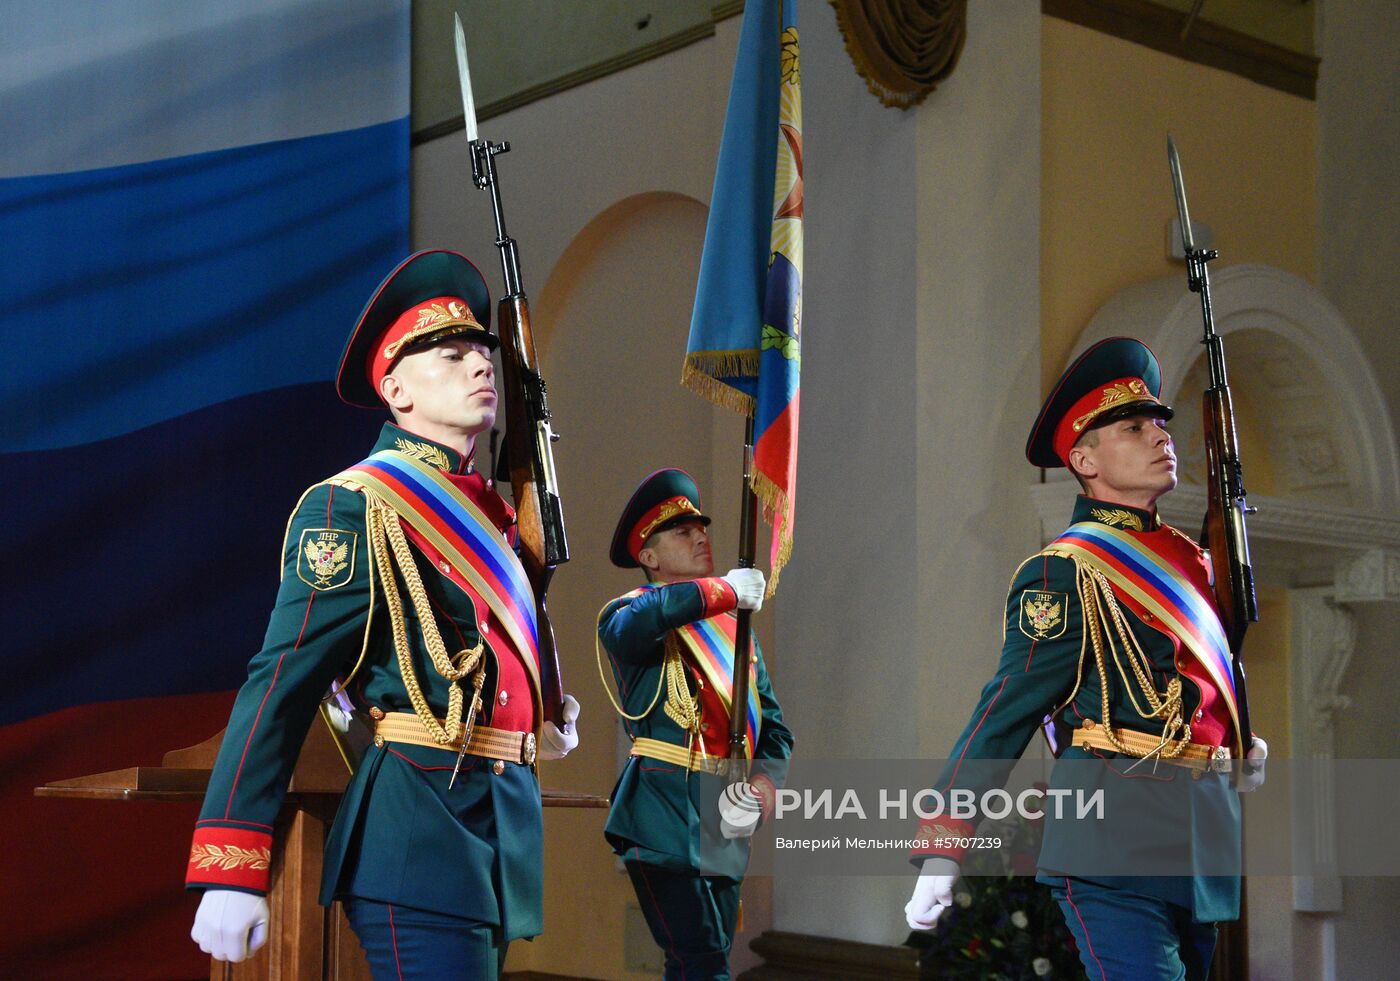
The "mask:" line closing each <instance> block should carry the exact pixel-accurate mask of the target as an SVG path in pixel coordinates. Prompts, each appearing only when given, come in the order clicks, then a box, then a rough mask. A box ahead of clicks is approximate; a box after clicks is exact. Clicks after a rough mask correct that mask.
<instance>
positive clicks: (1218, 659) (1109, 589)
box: [905, 337, 1268, 981]
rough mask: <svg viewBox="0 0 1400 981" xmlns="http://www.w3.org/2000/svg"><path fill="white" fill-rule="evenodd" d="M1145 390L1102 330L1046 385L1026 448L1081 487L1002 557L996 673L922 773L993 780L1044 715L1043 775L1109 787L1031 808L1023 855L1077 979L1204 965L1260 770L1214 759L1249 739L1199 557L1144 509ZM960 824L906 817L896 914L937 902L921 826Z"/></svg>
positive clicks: (1112, 980)
mask: <svg viewBox="0 0 1400 981" xmlns="http://www.w3.org/2000/svg"><path fill="white" fill-rule="evenodd" d="M1160 391H1161V373H1160V369H1159V367H1158V364H1157V359H1156V357H1155V356H1153V354H1152V352H1151V351H1149V350H1148V349H1147V347H1146V346H1145V345H1144V344H1142V342H1140V341H1137V340H1135V339H1132V338H1126V337H1118V338H1112V339H1110V340H1107V341H1103V342H1100V343H1098V344H1095V345H1094V346H1093V347H1091V348H1089V350H1087V351H1085V352H1084V353H1083V354H1082V355H1081V356H1080V357H1079V358H1078V359H1077V360H1076V361H1075V362H1074V364H1072V365H1071V366H1070V368H1069V369H1068V370H1067V371H1066V372H1065V374H1064V375H1063V377H1061V378H1060V380H1059V382H1058V383H1057V384H1056V385H1055V388H1054V389H1053V391H1052V392H1051V394H1050V397H1049V398H1048V399H1047V400H1046V402H1045V405H1044V406H1043V407H1042V409H1041V411H1040V415H1039V417H1038V418H1037V419H1036V422H1035V425H1034V426H1033V427H1032V430H1031V434H1030V438H1029V440H1028V441H1027V445H1026V455H1027V457H1028V458H1029V460H1030V462H1031V463H1032V464H1033V465H1035V466H1039V467H1047V468H1048V467H1060V466H1064V467H1068V468H1069V469H1070V472H1071V473H1072V474H1074V476H1075V478H1076V479H1077V480H1078V481H1079V483H1080V485H1081V487H1082V488H1083V493H1082V494H1081V495H1080V497H1079V498H1078V500H1077V502H1076V504H1075V508H1074V515H1073V519H1072V524H1071V525H1070V527H1069V529H1068V530H1067V531H1066V532H1065V533H1064V534H1063V535H1061V536H1060V537H1059V538H1057V539H1056V540H1055V541H1053V542H1051V543H1050V545H1049V546H1048V547H1047V548H1046V549H1045V550H1044V551H1043V552H1041V553H1040V554H1038V555H1034V556H1032V557H1031V558H1029V559H1027V560H1026V561H1025V562H1024V563H1023V564H1022V565H1021V567H1020V569H1018V570H1017V571H1016V574H1015V576H1014V577H1013V580H1012V583H1011V590H1010V593H1009V595H1008V597H1007V601H1006V619H1005V640H1004V643H1003V647H1002V655H1001V662H1000V665H999V667H998V670H997V673H996V675H995V677H993V678H992V680H991V681H989V682H988V683H987V685H986V686H985V687H984V688H983V690H982V696H981V699H980V700H979V702H978V704H977V707H976V708H975V709H974V711H973V713H972V716H971V718H970V720H969V722H968V724H967V726H966V728H965V730H964V732H963V734H962V735H961V736H960V737H959V738H958V741H957V742H956V743H955V744H954V745H953V750H952V752H951V753H950V762H949V763H948V765H947V766H946V767H945V769H944V772H943V773H942V774H941V775H940V777H939V779H938V781H937V782H936V783H935V787H936V788H937V789H939V790H940V791H941V792H944V793H945V794H946V793H947V792H948V791H949V790H952V789H955V788H956V789H970V790H972V791H974V792H975V793H977V794H979V795H980V793H981V792H982V791H983V790H985V789H987V788H989V787H993V786H1000V784H1001V782H1003V781H1004V780H1005V779H1006V777H1007V775H1008V774H1009V772H1010V770H1011V767H1012V765H1013V764H1014V762H1015V760H1016V759H1017V758H1018V757H1019V756H1020V755H1021V753H1022V752H1023V751H1024V750H1025V748H1026V745H1027V744H1028V743H1029V742H1030V740H1031V738H1032V737H1033V736H1034V735H1035V733H1036V731H1037V730H1038V729H1039V728H1040V726H1041V724H1042V722H1043V721H1045V720H1046V719H1047V718H1049V719H1051V720H1052V723H1053V726H1054V732H1055V735H1056V737H1057V739H1056V740H1055V742H1056V743H1058V745H1060V746H1061V747H1062V752H1061V753H1060V754H1059V761H1058V762H1057V764H1056V767H1055V771H1054V774H1053V775H1052V778H1051V783H1052V786H1055V787H1071V786H1072V787H1076V788H1081V787H1082V788H1086V789H1090V790H1098V789H1103V790H1105V792H1106V793H1107V795H1108V796H1107V800H1108V804H1107V807H1106V812H1107V813H1106V815H1105V820H1104V821H1103V822H1099V821H1093V820H1087V819H1086V820H1076V819H1074V818H1073V817H1072V816H1067V817H1066V819H1064V820H1060V821H1055V820H1049V819H1048V818H1049V817H1050V815H1048V814H1047V821H1046V829H1045V839H1044V844H1043V846H1042V850H1041V855H1040V861H1039V869H1040V874H1039V880H1040V881H1041V882H1042V883H1045V884H1047V885H1049V886H1050V888H1051V890H1052V892H1053V894H1054V896H1055V898H1056V900H1057V901H1058V902H1059V905H1060V907H1061V910H1062V911H1063V913H1064V916H1065V920H1066V923H1067V924H1068V926H1069V928H1070V930H1071V932H1072V933H1073V934H1074V936H1075V940H1076V941H1077V944H1078V947H1079V953H1080V958H1081V960H1082V962H1083V964H1084V968H1085V970H1086V972H1087V973H1088V976H1089V977H1090V978H1093V979H1095V981H1099V979H1107V981H1117V979H1123V981H1129V979H1131V981H1143V979H1157V978H1161V979H1169V978H1170V979H1179V978H1182V977H1186V978H1193V979H1203V978H1205V977H1206V976H1207V972H1208V971H1209V966H1210V962H1211V957H1212V954H1213V951H1214V947H1215V939H1216V923H1217V922H1219V921H1222V920H1232V919H1235V918H1236V917H1237V916H1238V915H1239V889H1240V881H1239V877H1238V874H1237V873H1235V874H1221V873H1222V872H1223V868H1222V867H1221V865H1222V864H1224V865H1231V863H1232V861H1233V859H1232V858H1230V857H1232V856H1236V855H1237V853H1238V836H1239V802H1238V800H1237V799H1236V790H1241V791H1242V790H1249V789H1253V787H1254V786H1257V784H1258V782H1259V781H1260V780H1262V772H1258V773H1251V774H1248V775H1240V776H1239V778H1238V786H1237V787H1236V788H1232V787H1231V786H1230V781H1229V773H1230V771H1231V769H1232V767H1231V761H1232V760H1237V759H1239V756H1240V754H1241V752H1242V749H1243V747H1245V746H1248V747H1249V749H1248V757H1249V759H1250V760H1261V761H1262V759H1263V758H1264V757H1265V756H1266V755H1267V752H1268V748H1267V746H1266V745H1265V743H1264V741H1263V740H1262V739H1257V738H1256V739H1253V740H1252V741H1251V740H1250V737H1249V734H1248V733H1246V732H1242V731H1241V730H1240V728H1239V726H1238V720H1239V715H1240V712H1239V704H1238V694H1237V692H1236V689H1235V687H1234V685H1233V683H1232V678H1231V672H1230V650H1229V648H1228V645H1227V643H1226V640H1225V636H1224V631H1223V629H1222V627H1221V623H1220V619H1219V616H1218V613H1217V609H1218V608H1217V605H1216V603H1215V599H1214V595H1213V590H1212V587H1211V576H1210V571H1209V564H1208V561H1209V560H1208V558H1207V556H1206V554H1205V553H1204V552H1203V551H1202V549H1201V548H1200V547H1199V546H1197V544H1196V543H1195V542H1194V541H1192V540H1191V539H1190V538H1188V537H1187V536H1186V535H1184V534H1182V533H1181V532H1179V531H1177V530H1176V529H1175V528H1172V527H1170V526H1168V525H1165V524H1163V523H1162V520H1161V518H1160V517H1159V516H1158V514H1157V501H1158V499H1159V498H1160V497H1161V496H1162V495H1163V494H1165V493H1167V492H1168V491H1170V490H1172V489H1173V488H1174V487H1175V486H1176V482H1177V476H1176V455H1175V453H1174V450H1173V445H1172V438H1171V435H1170V433H1169V432H1168V431H1167V429H1166V426H1165V423H1166V421H1167V420H1168V419H1170V418H1171V416H1172V409H1171V408H1170V407H1169V406H1167V405H1166V404H1164V403H1163V402H1161V400H1160V399H1159V394H1160ZM1130 813H1131V814H1133V815H1135V816H1136V817H1144V816H1145V817H1146V818H1148V819H1147V820H1136V819H1131V818H1128V817H1127V815H1128V814H1130ZM1153 819H1155V820H1153ZM1115 820H1117V822H1118V823H1117V824H1116V825H1114V824H1111V822H1114V821H1115ZM974 828H975V824H974V823H972V822H967V821H958V820H952V819H949V818H947V817H940V818H938V819H936V820H934V821H930V822H927V823H926V825H925V826H923V827H921V828H920V834H919V837H920V838H921V839H926V840H928V841H929V842H930V847H929V848H927V849H921V850H920V851H919V852H918V853H916V855H915V856H914V858H915V861H916V864H921V865H922V872H921V874H920V876H919V880H918V884H917V885H916V887H915V889H914V894H913V897H912V898H911V899H910V901H909V903H908V904H907V906H906V907H905V914H906V917H907V919H908V921H909V925H910V927H911V928H913V929H929V928H932V927H934V925H935V924H936V923H937V922H938V919H939V916H940V915H941V914H942V913H943V910H944V909H945V908H946V907H947V906H949V905H951V903H952V887H953V884H954V882H955V880H956V878H957V876H958V873H959V871H960V863H961V862H962V861H963V858H964V852H963V851H962V850H960V849H959V848H957V847H955V845H953V844H949V845H947V846H946V847H942V846H940V845H939V840H940V839H942V840H943V841H944V842H947V841H948V840H949V839H955V838H967V837H968V836H970V835H971V833H972V832H973V830H974ZM1207 854H1212V855H1215V856H1220V855H1224V856H1227V860H1226V861H1225V862H1224V863H1221V862H1220V861H1215V862H1213V863H1212V862H1208V861H1205V860H1203V859H1202V856H1205V855H1207ZM1162 855H1168V856H1171V858H1170V860H1169V861H1166V862H1165V863H1164V862H1163V860H1160V859H1159V856H1162ZM1154 863H1155V864H1154ZM1193 868H1200V869H1202V870H1203V871H1202V874H1193V873H1192V871H1191V870H1192V869H1193ZM1232 868H1233V866H1232ZM1168 871H1171V872H1176V873H1178V874H1164V873H1166V872H1168Z"/></svg>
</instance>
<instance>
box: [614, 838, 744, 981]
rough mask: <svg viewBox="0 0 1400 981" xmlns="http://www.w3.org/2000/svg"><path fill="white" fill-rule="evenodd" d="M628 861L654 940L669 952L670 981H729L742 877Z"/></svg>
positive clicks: (668, 971) (628, 868)
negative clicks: (682, 870) (730, 949)
mask: <svg viewBox="0 0 1400 981" xmlns="http://www.w3.org/2000/svg"><path fill="white" fill-rule="evenodd" d="M626 865H627V874H628V875H629V876H631V878H632V888H633V889H635V890H636V892H637V901H638V902H639V903H641V906H642V913H643V915H645V916H646V918H647V926H649V927H650V928H651V936H652V939H654V940H655V941H656V945H657V946H658V947H660V948H661V951H662V953H664V954H665V955H666V974H665V979H666V981H729V948H730V947H731V946H732V945H733V943H734V921H735V920H736V919H737V918H738V915H739V882H738V880H736V879H730V878H728V877H727V876H705V875H699V874H697V873H695V872H677V871H674V870H672V869H663V868H661V867H660V866H657V865H648V864H647V863H645V862H627V863H626Z"/></svg>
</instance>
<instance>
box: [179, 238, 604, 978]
mask: <svg viewBox="0 0 1400 981" xmlns="http://www.w3.org/2000/svg"><path fill="white" fill-rule="evenodd" d="M490 310H491V306H490V297H489V296H488V293H487V288H486V283H485V281H484V280H483V279H482V276H481V273H480V272H479V271H478V270H477V269H476V267H475V266H473V265H472V264H471V263H470V262H469V261H468V260H467V259H465V258H464V257H463V256H460V255H458V254H457V253H455V252H447V251H428V252H420V253H417V254H416V255H413V256H411V257H409V258H408V259H407V260H405V261H404V262H403V263H402V264H401V265H400V266H399V267H398V268H397V269H395V270H394V271H393V272H392V273H391V274H390V275H389V277H388V278H387V279H386V280H385V281H384V283H383V284H382V285H381V286H380V288H379V289H378V290H377V291H376V293H375V295H374V296H373V298H371V300H370V302H369V303H368V305H367V306H366V307H365V310H364V312H363V314H361V317H360V320H359V322H358V323H357V325H356V326H355V329H354V331H353V332H352V334H351V336H350V340H349V343H348V344H347V345H346V349H345V354H344V356H343V358H342V361H341V366H340V370H339V374H338V377H337V389H338V391H339V393H340V395H341V397H342V398H343V399H344V400H345V401H347V402H349V403H351V404H353V405H360V406H366V407H373V408H380V409H382V408H384V407H386V406H387V407H388V408H389V410H390V411H391V412H392V414H393V417H394V422H392V423H386V424H385V426H384V428H383V431H382V432H381V434H380V437H379V440H378V442H377V443H376V444H375V447H374V452H373V453H372V455H371V456H369V457H368V458H367V459H365V460H363V461H361V462H360V463H358V464H356V465H355V466H353V467H350V468H348V469H347V470H345V471H343V472H341V473H340V474H337V475H336V476H334V477H331V478H330V479H328V480H326V481H323V482H322V483H319V484H317V485H315V486H314V487H312V488H311V489H309V490H308V491H307V492H306V493H305V494H304V495H303V496H302V499H301V501H300V502H299V503H298V504H297V506H296V508H295V510H294V511H293V512H292V516H291V519H290V521H289V522H288V526H287V534H286V539H285V541H284V542H283V546H282V563H283V565H282V567H283V573H282V583H281V587H280V589H279V591H278V595H277V602H276V605H275V607H274V608H273V612H272V617H271V621H270V623H269V624H268V629H267V635H266V639H265V641H264V644H263V648H262V650H261V651H260V652H259V653H258V654H257V655H256V656H255V657H254V658H253V659H252V661H251V662H250V663H249V666H248V681H247V683H246V684H244V686H243V688H242V689H241V690H240V692H239V694H238V698H237V701H236V702H235V703H234V707H233V712H232V715H231V716H230V719H229V724H228V729H227V730H226V731H225V734H224V739H223V744H222V747H221V749H220V752H219V757H218V760H217V762H216V764H215V767H214V771H213V775H212V777H211V779H210V783H209V790H208V794H207V796H206V797H205V801H204V808H203V810H202V811H201V813H200V817H199V821H198V823H197V825H196V828H195V833H194V841H193V844H192V847H191V851H190V859H189V867H188V873H187V884H188V887H189V888H191V889H200V890H204V896H203V899H202V900H201V902H200V906H199V911H198V913H197V915H196V918H195V925H194V929H193V930H192V936H193V937H194V939H195V940H196V942H198V943H199V944H200V946H201V947H202V948H203V949H204V950H206V951H208V952H209V953H211V954H213V955H214V956H215V957H216V958H219V959H223V960H231V961H239V960H243V959H244V958H246V957H247V956H249V955H250V954H251V953H252V952H253V951H255V950H256V949H257V948H258V946H259V945H260V944H261V943H262V942H263V941H264V940H265V939H266V935H267V929H268V923H267V919H268V908H267V903H266V901H265V899H264V896H265V894H266V892H267V889H268V883H269V876H270V866H271V864H272V862H273V861H275V856H274V855H273V854H272V842H273V826H274V823H275V821H276V819H277V814H278V811H279V810H280V808H281V806H282V800H283V796H284V794H285V791H286V787H287V782H288V780H289V778H290V775H291V772H292V769H293V767H294V766H295V764H296V761H297V756H298V754H299V751H300V749H301V745H302V741H303V739H304V738H305V736H306V733H307V729H308V726H310V725H311V724H312V721H313V719H314V717H315V716H316V714H317V711H318V706H323V703H327V702H333V703H339V706H340V707H339V709H338V710H337V711H336V712H334V713H330V712H328V713H327V718H328V720H329V719H331V718H332V717H333V716H334V717H338V718H339V719H342V720H343V719H345V718H346V717H347V713H349V714H351V715H353V716H356V717H359V718H361V719H363V720H366V721H367V722H368V724H369V725H370V726H372V728H373V741H372V745H369V746H368V748H367V750H366V751H365V753H364V756H363V758H362V759H360V760H359V762H358V766H357V767H356V769H355V773H354V776H353V777H352V779H351V781H350V784H349V786H348V787H347V789H346V792H345V796H344V799H343V800H342V803H341V807H340V810H339V812H338V814H337V816H336V820H335V824H334V826H333V827H332V828H331V831H330V834H329V837H328V840H327V843H326V853H325V874H324V879H323V881H322V887H321V897H320V898H321V903H322V904H323V905H329V904H330V903H331V901H332V900H335V899H340V900H343V901H344V903H345V908H346V912H347V914H348V916H349V918H350V922H351V925H352V927H353V928H354V930H355V932H356V934H357V936H358V937H359V939H360V942H361V944H362V946H363V947H364V948H365V952H366V954H367V956H368V959H369V963H370V967H371V969H372V971H373V972H374V974H375V976H376V977H395V978H400V977H402V978H407V977H447V976H452V977H468V978H495V977H496V976H497V974H498V971H499V965H500V962H501V961H502V960H503V958H504V951H505V945H506V944H507V943H508V942H509V941H510V940H511V939H513V938H516V937H530V936H534V935H536V934H538V933H539V932H540V928H541V894H542V883H543V880H542V873H541V851H542V841H541V820H540V816H541V815H540V792H539V785H538V782H537V778H536V775H535V766H534V764H535V760H536V755H537V748H536V747H537V743H536V740H537V738H538V739H539V740H540V741H541V743H542V745H540V746H539V749H538V755H539V756H541V757H544V758H558V757H560V756H563V755H564V754H565V753H567V752H568V751H569V750H570V749H572V748H573V747H574V746H575V745H576V744H577V741H578V737H577V735H576V734H575V733H574V732H573V726H572V722H573V720H574V719H575V718H577V714H578V703H577V702H575V701H574V700H573V699H572V698H571V697H569V698H567V699H566V709H565V718H566V725H565V726H564V727H563V731H561V730H560V729H558V728H556V727H555V726H554V725H553V724H552V723H544V724H543V725H542V724H541V700H540V683H539V664H538V654H537V651H536V649H535V643H536V636H535V633H534V619H533V618H534V604H533V596H532V595H530V591H529V585H528V582H526V581H525V579H524V572H523V570H522V569H520V563H519V561H518V559H517V558H516V557H515V554H514V552H513V550H512V544H511V543H512V540H513V539H512V536H513V534H514V528H513V522H514V515H513V512H512V510H511V508H510V506H509V505H508V504H507V503H506V502H505V501H504V500H502V499H501V497H500V496H499V495H498V494H497V493H496V492H495V490H494V489H493V488H492V486H491V484H490V482H489V481H487V480H486V479H484V478H483V476H482V475H481V474H480V473H478V472H477V471H476V468H475V467H474V465H473V453H474V449H475V439H476V437H477V435H479V434H480V433H482V432H485V431H486V430H488V429H490V428H491V425H492V423H493V421H494V420H495V417H496V390H495V385H494V372H493V368H492V363H491V351H492V350H493V349H494V348H495V346H496V339H495V338H494V337H493V336H492V335H491V334H490V333H489V332H488V327H489V324H490ZM328 692H330V693H331V695H330V696H327V693H328ZM464 737H465V738H466V740H467V743H466V751H465V754H464V755H463V756H461V758H460V760H461V765H460V772H458V773H457V774H456V778H455V782H454V779H453V775H454V765H455V764H456V763H457V762H458V760H459V750H461V748H462V744H463V739H464Z"/></svg>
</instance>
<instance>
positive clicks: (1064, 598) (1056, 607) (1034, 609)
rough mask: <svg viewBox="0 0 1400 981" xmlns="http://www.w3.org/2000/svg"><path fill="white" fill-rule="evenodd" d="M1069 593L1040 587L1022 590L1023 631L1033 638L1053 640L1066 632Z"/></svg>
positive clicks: (1021, 621) (1021, 622)
mask: <svg viewBox="0 0 1400 981" xmlns="http://www.w3.org/2000/svg"><path fill="white" fill-rule="evenodd" d="M1068 605H1069V593H1050V592H1045V591H1043V590H1039V589H1023V590H1022V591H1021V620H1020V627H1021V633H1023V634H1025V635H1026V636H1027V637H1029V638H1030V639H1031V640H1052V639H1054V638H1055V637H1058V636H1060V634H1062V633H1064V632H1065V626H1066V623H1065V607H1066V606H1068Z"/></svg>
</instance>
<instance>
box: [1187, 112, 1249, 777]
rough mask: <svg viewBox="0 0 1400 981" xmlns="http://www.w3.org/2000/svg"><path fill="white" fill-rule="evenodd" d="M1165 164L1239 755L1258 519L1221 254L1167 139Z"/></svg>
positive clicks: (1245, 731)
mask: <svg viewBox="0 0 1400 981" xmlns="http://www.w3.org/2000/svg"><path fill="white" fill-rule="evenodd" d="M1167 161H1168V163H1169V164H1170V166H1171V172H1172V186H1173V190H1174V191H1175V193H1176V211H1177V218H1178V220H1179V221H1180V222H1181V244H1182V251H1183V253H1184V254H1185V257H1186V283H1187V286H1188V287H1189V288H1190V289H1191V292H1193V293H1197V294H1199V295H1200V297H1201V317H1202V320H1203V321H1204V325H1205V336H1204V338H1203V339H1202V340H1201V343H1202V344H1204V345H1205V348H1206V358H1207V361H1208V363H1209V366H1210V387H1209V388H1207V389H1206V392H1205V396H1204V402H1203V404H1202V407H1201V420H1202V423H1203V424H1204V429H1205V447H1206V478H1207V479H1206V515H1205V522H1204V528H1203V529H1202V534H1201V544H1202V545H1203V546H1204V547H1205V548H1207V549H1208V550H1209V551H1210V561H1211V567H1212V569H1213V570H1214V573H1215V598H1216V605H1217V606H1218V607H1219V610H1220V621H1221V625H1222V626H1224V628H1225V637H1226V640H1227V641H1228V642H1229V644H1230V654H1231V665H1232V670H1233V675H1234V684H1235V702H1236V704H1237V705H1238V707H1239V723H1240V735H1241V737H1242V738H1243V739H1244V745H1243V746H1242V747H1240V750H1241V752H1245V751H1247V750H1248V749H1249V743H1250V731H1251V730H1250V726H1249V700H1248V698H1247V696H1246V694H1245V678H1244V665H1243V663H1242V661H1241V657H1240V650H1241V648H1242V647H1243V646H1244V634H1245V631H1246V630H1247V629H1248V628H1249V625H1250V624H1251V623H1254V622H1256V621H1258V619H1259V602H1258V599H1257V598H1256V596H1255V593H1254V570H1253V568H1252V567H1251V566H1250V563H1249V536H1248V534H1247V533H1246V531H1245V515H1248V514H1253V513H1255V510H1256V509H1255V508H1252V507H1250V506H1249V502H1248V501H1247V500H1246V499H1245V490H1244V471H1243V469H1242V468H1241V466H1240V447H1239V437H1238V434H1237V432H1236V429H1235V409H1234V404H1233V402H1232V401H1231V399H1230V385H1229V382H1228V379H1227V378H1226V375H1225V345H1224V343H1223V342H1222V340H1221V338H1220V335H1219V334H1218V333H1216V330H1215V317H1214V314H1213V313H1212V311H1211V303H1210V273H1209V272H1208V270H1207V269H1206V264H1207V263H1208V262H1210V261H1211V260H1212V259H1214V258H1216V257H1217V256H1218V255H1219V253H1217V252H1216V251H1215V250H1214V249H1198V248H1196V244H1195V240H1194V237H1193V235H1192V233H1191V215H1190V212H1189V211H1188V210H1187V208H1186V187H1185V185H1184V183H1183V182H1182V179H1181V160H1180V159H1179V158H1178V157H1177V153H1176V144H1175V143H1174V142H1173V141H1172V138H1171V137H1170V136H1168V137H1167Z"/></svg>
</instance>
